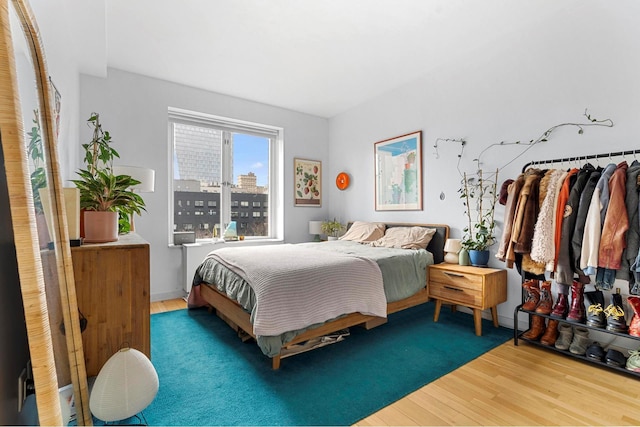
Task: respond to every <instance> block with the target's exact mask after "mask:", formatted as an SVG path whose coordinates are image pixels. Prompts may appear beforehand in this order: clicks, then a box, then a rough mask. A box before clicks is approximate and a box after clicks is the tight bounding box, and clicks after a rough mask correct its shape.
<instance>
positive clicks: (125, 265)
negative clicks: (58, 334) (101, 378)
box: [71, 234, 151, 377]
mask: <svg viewBox="0 0 640 427" xmlns="http://www.w3.org/2000/svg"><path fill="white" fill-rule="evenodd" d="M71 256H72V258H73V273H74V277H75V282H76V293H77V298H78V309H79V310H80V312H81V313H82V314H83V315H84V317H86V319H87V328H86V330H85V331H84V332H83V333H82V344H83V347H84V356H85V362H86V367H87V376H90V377H91V376H95V375H98V372H100V368H101V367H102V366H103V365H104V364H105V362H106V361H107V359H109V358H110V357H111V356H112V355H113V354H114V353H115V352H116V351H118V350H119V349H120V348H122V347H131V348H135V349H137V350H140V351H141V352H143V353H144V354H146V355H147V357H149V358H150V357H151V340H150V325H149V324H150V313H149V309H150V297H149V294H150V290H149V287H150V279H149V243H147V242H146V241H145V240H144V239H142V238H141V237H140V236H138V235H137V234H126V235H121V236H120V238H119V240H118V241H117V242H110V243H94V244H84V245H83V246H78V247H73V248H71Z"/></svg>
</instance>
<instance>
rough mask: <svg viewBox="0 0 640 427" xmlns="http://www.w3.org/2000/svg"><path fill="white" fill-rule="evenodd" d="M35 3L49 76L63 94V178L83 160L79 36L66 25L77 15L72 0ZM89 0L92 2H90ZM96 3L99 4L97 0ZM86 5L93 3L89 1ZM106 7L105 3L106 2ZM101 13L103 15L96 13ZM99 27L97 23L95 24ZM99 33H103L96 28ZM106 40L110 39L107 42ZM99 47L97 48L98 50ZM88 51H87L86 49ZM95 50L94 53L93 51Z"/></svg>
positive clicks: (60, 155)
mask: <svg viewBox="0 0 640 427" xmlns="http://www.w3.org/2000/svg"><path fill="white" fill-rule="evenodd" d="M30 3H31V6H32V8H33V12H34V14H35V16H36V20H37V21H38V28H39V29H40V35H41V38H42V42H43V44H44V51H45V60H46V64H47V68H48V71H49V76H50V77H51V80H52V81H53V83H54V85H55V87H56V88H57V90H58V92H59V93H60V95H61V97H62V98H61V112H60V129H59V134H58V147H59V149H58V160H59V163H60V171H61V176H62V179H63V181H66V180H68V179H73V178H75V174H74V171H75V170H76V169H77V165H78V163H79V162H81V159H80V150H79V149H78V148H77V147H79V143H78V132H79V130H80V121H79V111H78V108H79V105H80V71H79V70H80V64H79V62H80V55H81V54H79V53H78V52H77V50H76V45H75V39H77V36H75V35H73V34H70V33H69V32H68V31H66V29H67V28H68V25H67V23H69V22H70V20H71V19H73V16H74V8H75V7H77V6H78V5H74V4H73V3H72V2H70V1H69V0H65V1H59V2H51V1H46V0H32V1H31V2H30ZM87 3H89V2H87ZM93 6H98V9H97V10H98V11H99V10H100V9H99V5H98V4H97V3H95V4H94V5H93ZM84 7H92V6H91V5H85V6H84ZM102 8H103V9H104V4H103V5H102ZM96 16H99V15H96ZM94 28H95V27H94ZM96 33H98V34H99V33H100V32H99V31H97V30H96ZM105 43H106V42H105ZM97 50H98V49H96V51H97ZM82 54H84V55H87V52H84V53H82ZM92 54H93V52H92V53H91V55H92Z"/></svg>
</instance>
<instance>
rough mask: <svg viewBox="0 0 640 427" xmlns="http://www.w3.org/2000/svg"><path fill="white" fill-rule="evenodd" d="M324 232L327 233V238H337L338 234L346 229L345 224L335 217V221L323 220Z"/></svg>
mask: <svg viewBox="0 0 640 427" xmlns="http://www.w3.org/2000/svg"><path fill="white" fill-rule="evenodd" d="M321 228H322V232H323V233H324V234H326V235H327V239H329V240H337V239H338V235H339V234H340V232H341V231H342V230H343V229H344V226H343V225H342V224H341V223H340V221H336V219H335V218H334V219H333V221H322V227H321Z"/></svg>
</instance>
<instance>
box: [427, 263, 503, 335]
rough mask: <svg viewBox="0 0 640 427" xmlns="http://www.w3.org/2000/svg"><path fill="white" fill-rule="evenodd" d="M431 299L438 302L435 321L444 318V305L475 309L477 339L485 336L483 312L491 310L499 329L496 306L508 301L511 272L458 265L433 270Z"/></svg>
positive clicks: (430, 278)
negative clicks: (441, 315)
mask: <svg viewBox="0 0 640 427" xmlns="http://www.w3.org/2000/svg"><path fill="white" fill-rule="evenodd" d="M428 294H429V298H433V299H435V300H436V307H435V311H434V313H433V321H434V322H437V321H438V317H439V316H440V308H441V307H442V303H443V302H444V303H449V304H452V310H454V311H455V308H456V305H462V306H465V307H469V308H471V309H473V323H474V325H475V329H476V335H478V336H480V335H482V310H485V309H487V308H490V309H491V317H492V318H493V325H494V326H495V327H498V326H499V324H498V312H497V308H496V306H497V305H498V304H500V303H502V302H505V301H506V300H507V271H506V270H502V269H495V268H480V267H470V266H465V265H457V264H445V263H443V264H435V265H430V266H429V286H428Z"/></svg>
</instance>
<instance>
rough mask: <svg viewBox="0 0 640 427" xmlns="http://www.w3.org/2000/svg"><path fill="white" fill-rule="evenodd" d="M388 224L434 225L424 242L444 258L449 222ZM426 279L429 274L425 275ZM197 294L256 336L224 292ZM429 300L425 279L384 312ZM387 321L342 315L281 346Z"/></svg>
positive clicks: (209, 289) (208, 289) (276, 362)
mask: <svg viewBox="0 0 640 427" xmlns="http://www.w3.org/2000/svg"><path fill="white" fill-rule="evenodd" d="M386 226H387V228H390V227H409V226H419V227H425V228H435V229H436V233H435V234H434V236H433V238H432V239H431V242H430V243H429V245H428V246H427V250H428V251H430V252H431V253H432V254H433V258H434V263H435V264H439V263H441V262H443V260H444V243H445V241H446V240H447V238H448V237H449V226H448V225H444V224H402V223H390V224H386ZM427 282H428V277H427ZM200 296H201V297H202V298H203V299H204V300H205V301H206V302H207V303H208V304H209V305H210V306H211V308H212V309H215V311H216V314H217V315H218V316H219V317H220V318H222V319H223V320H224V321H225V322H226V323H227V324H228V325H229V326H230V327H231V328H233V329H234V330H235V331H236V332H238V334H239V335H241V336H242V335H244V336H246V337H252V338H254V339H255V338H256V337H255V335H254V333H253V325H252V324H251V321H250V314H249V313H248V312H247V311H245V310H244V309H243V308H242V306H241V305H239V304H238V303H237V302H235V301H234V300H232V299H230V298H228V297H227V296H226V295H224V294H223V293H221V292H219V291H218V290H217V289H215V287H214V286H211V285H208V284H206V283H202V284H201V286H200ZM428 301H429V297H428V294H427V283H425V287H424V288H423V289H422V290H420V291H419V292H418V293H416V294H414V295H412V296H410V297H408V298H405V299H402V300H399V301H395V302H391V303H388V304H387V314H391V313H395V312H397V311H401V310H405V309H407V308H410V307H415V306H416V305H419V304H423V303H425V302H428ZM386 322H387V319H386V318H383V317H377V316H370V315H364V314H361V313H351V314H347V315H345V316H342V317H340V318H338V319H335V320H331V321H328V322H326V323H323V324H322V325H321V326H319V327H317V328H313V329H309V330H307V331H305V332H303V333H301V334H300V335H298V336H296V337H295V338H293V339H292V340H291V341H289V342H287V343H285V344H284V345H283V347H282V349H286V348H288V347H290V346H293V345H296V344H299V343H302V342H305V341H308V340H310V339H313V338H318V337H321V336H324V335H327V334H330V333H333V332H336V331H339V330H341V329H345V328H348V327H351V326H356V325H359V326H363V327H364V328H365V329H371V328H374V327H376V326H379V325H382V324H384V323H386ZM271 359H272V368H273V369H279V368H280V361H281V355H280V354H279V355H276V356H273V357H272V358H271Z"/></svg>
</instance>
